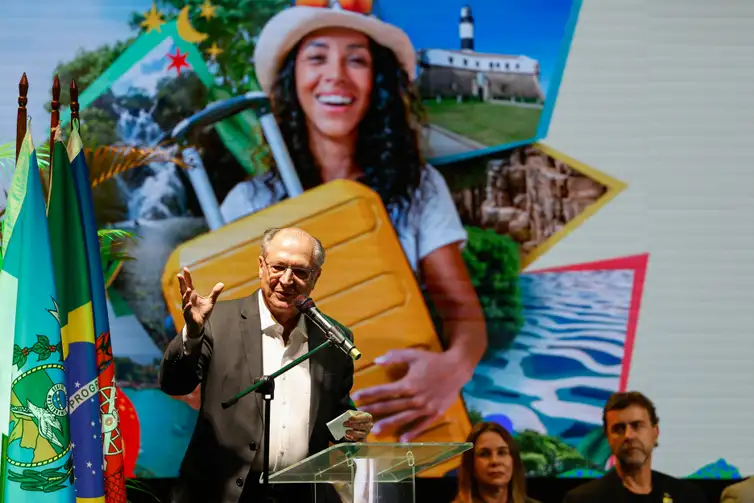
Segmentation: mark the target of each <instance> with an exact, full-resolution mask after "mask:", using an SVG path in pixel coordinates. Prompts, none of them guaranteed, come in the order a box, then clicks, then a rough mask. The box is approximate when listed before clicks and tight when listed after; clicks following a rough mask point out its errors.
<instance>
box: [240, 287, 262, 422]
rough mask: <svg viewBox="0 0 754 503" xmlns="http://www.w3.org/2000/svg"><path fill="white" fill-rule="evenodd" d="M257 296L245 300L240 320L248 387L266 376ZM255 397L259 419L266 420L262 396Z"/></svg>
mask: <svg viewBox="0 0 754 503" xmlns="http://www.w3.org/2000/svg"><path fill="white" fill-rule="evenodd" d="M257 295H259V290H257V291H256V292H254V293H253V294H251V295H249V296H248V297H246V299H244V303H243V307H242V308H241V317H240V319H239V323H240V331H239V332H240V334H241V341H242V344H243V348H244V353H245V354H246V363H247V365H246V370H247V371H248V373H249V381H248V382H249V384H248V386H251V385H252V384H253V383H254V382H256V380H257V379H258V378H260V377H262V376H263V375H264V365H263V362H262V322H261V321H260V318H259V299H258V297H257ZM244 388H246V386H244ZM254 397H255V399H256V402H257V411H258V412H259V418H260V419H262V420H264V404H263V401H262V395H261V394H259V393H254Z"/></svg>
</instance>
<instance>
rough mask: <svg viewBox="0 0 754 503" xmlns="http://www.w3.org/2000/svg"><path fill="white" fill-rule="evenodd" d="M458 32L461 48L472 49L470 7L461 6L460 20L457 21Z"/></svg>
mask: <svg viewBox="0 0 754 503" xmlns="http://www.w3.org/2000/svg"><path fill="white" fill-rule="evenodd" d="M458 34H459V36H460V37H461V50H462V51H473V50H474V18H473V17H472V16H471V7H469V6H468V5H465V6H463V7H461V20H460V21H459V22H458Z"/></svg>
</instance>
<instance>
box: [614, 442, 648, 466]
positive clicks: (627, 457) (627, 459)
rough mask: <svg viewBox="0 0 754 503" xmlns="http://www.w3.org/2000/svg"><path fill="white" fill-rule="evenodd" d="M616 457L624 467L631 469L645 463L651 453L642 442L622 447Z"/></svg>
mask: <svg viewBox="0 0 754 503" xmlns="http://www.w3.org/2000/svg"><path fill="white" fill-rule="evenodd" d="M616 458H617V460H618V462H619V463H620V465H621V467H622V468H625V469H629V470H631V469H636V468H639V467H641V466H642V465H644V463H646V462H647V459H648V458H649V454H648V453H647V451H646V450H645V449H644V447H642V446H641V445H640V444H631V446H630V447H628V446H627V447H622V448H621V450H620V451H619V452H618V455H617V456H616Z"/></svg>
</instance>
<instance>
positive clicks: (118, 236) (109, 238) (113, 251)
mask: <svg viewBox="0 0 754 503" xmlns="http://www.w3.org/2000/svg"><path fill="white" fill-rule="evenodd" d="M97 237H98V238H99V253H100V260H101V261H102V266H103V267H108V266H109V264H111V263H112V262H122V261H125V260H133V257H130V256H128V255H127V254H126V252H125V251H124V245H125V243H126V241H127V240H129V239H136V238H137V237H138V236H137V235H136V234H133V233H131V232H128V231H124V230H122V229H99V230H98V231H97Z"/></svg>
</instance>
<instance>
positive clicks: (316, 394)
mask: <svg viewBox="0 0 754 503" xmlns="http://www.w3.org/2000/svg"><path fill="white" fill-rule="evenodd" d="M306 333H307V336H308V344H309V346H308V348H307V351H311V350H312V349H314V348H316V347H317V346H319V345H320V344H322V343H323V342H325V339H324V335H323V334H322V332H321V331H320V330H319V328H318V327H317V326H316V325H315V324H314V323H312V322H311V321H309V319H308V318H307V319H306ZM325 356H326V355H325V351H318V352H317V353H315V354H314V355H313V356H312V357H311V358H310V359H309V375H310V380H311V391H310V397H311V399H310V400H311V401H310V404H309V436H310V437H311V435H312V431H313V430H314V425H315V424H316V422H317V416H318V414H319V402H320V393H321V391H322V380H323V378H324V372H325V367H324V366H323V365H322V358H324V357H325Z"/></svg>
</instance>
